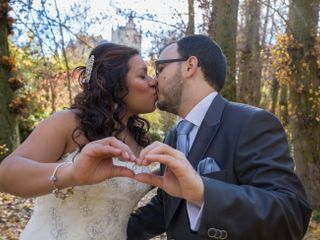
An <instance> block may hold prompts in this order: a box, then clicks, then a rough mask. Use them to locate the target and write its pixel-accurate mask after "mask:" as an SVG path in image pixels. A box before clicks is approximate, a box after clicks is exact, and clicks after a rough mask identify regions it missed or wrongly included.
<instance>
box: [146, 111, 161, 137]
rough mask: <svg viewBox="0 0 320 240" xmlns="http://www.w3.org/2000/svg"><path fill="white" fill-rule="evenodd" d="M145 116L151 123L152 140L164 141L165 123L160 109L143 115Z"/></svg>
mask: <svg viewBox="0 0 320 240" xmlns="http://www.w3.org/2000/svg"><path fill="white" fill-rule="evenodd" d="M142 117H143V118H145V119H147V120H148V121H149V123H150V130H149V132H150V137H151V139H152V141H160V142H162V140H163V137H164V131H163V123H162V122H161V116H160V113H159V111H154V112H152V113H148V114H144V115H142Z"/></svg>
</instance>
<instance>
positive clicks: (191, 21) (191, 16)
mask: <svg viewBox="0 0 320 240" xmlns="http://www.w3.org/2000/svg"><path fill="white" fill-rule="evenodd" d="M188 9H189V13H188V27H187V32H186V35H193V34H194V0H188Z"/></svg>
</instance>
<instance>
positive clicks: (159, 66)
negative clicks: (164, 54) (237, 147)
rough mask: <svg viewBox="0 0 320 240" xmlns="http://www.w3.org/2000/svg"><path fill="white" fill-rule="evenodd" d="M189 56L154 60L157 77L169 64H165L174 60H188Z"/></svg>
mask: <svg viewBox="0 0 320 240" xmlns="http://www.w3.org/2000/svg"><path fill="white" fill-rule="evenodd" d="M188 58H189V57H184V58H173V59H164V60H156V61H155V62H154V66H155V72H156V77H158V76H159V74H160V73H161V72H162V71H163V69H164V68H165V67H166V66H167V65H164V64H168V63H173V62H183V61H187V60H188Z"/></svg>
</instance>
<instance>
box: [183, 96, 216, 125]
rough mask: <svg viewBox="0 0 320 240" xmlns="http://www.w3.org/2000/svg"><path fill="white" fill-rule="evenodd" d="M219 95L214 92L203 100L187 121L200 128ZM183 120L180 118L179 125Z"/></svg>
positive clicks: (188, 116) (189, 114) (188, 115)
mask: <svg viewBox="0 0 320 240" xmlns="http://www.w3.org/2000/svg"><path fill="white" fill-rule="evenodd" d="M217 94H218V92H216V91H213V92H211V93H210V94H209V95H208V96H206V97H205V98H203V99H202V100H201V101H200V102H199V103H198V104H197V105H195V106H194V107H193V108H192V109H191V111H190V112H189V113H188V114H187V116H186V118H185V119H186V120H188V121H189V122H191V123H193V124H194V125H195V126H197V127H200V125H201V123H202V121H203V119H204V116H205V115H206V113H207V111H208V109H209V107H210V105H211V103H212V101H213V99H214V98H215V97H216V96H217ZM182 120H183V118H179V120H178V123H179V122H180V121H182Z"/></svg>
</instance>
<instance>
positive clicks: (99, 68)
mask: <svg viewBox="0 0 320 240" xmlns="http://www.w3.org/2000/svg"><path fill="white" fill-rule="evenodd" d="M136 54H139V52H138V51H137V50H136V49H134V48H130V47H127V46H123V45H118V44H114V43H102V44H100V45H98V46H97V47H95V48H94V49H93V50H92V52H91V53H90V55H89V57H90V56H92V55H93V56H94V64H93V68H92V73H91V77H90V80H89V81H88V83H85V82H84V79H85V72H86V67H85V66H79V67H77V68H76V69H75V70H74V71H75V72H76V73H78V74H79V77H78V81H79V84H80V86H81V87H82V92H80V93H79V94H78V95H77V96H76V97H75V99H74V102H73V104H72V105H71V109H76V110H80V111H76V115H77V117H78V118H79V119H80V126H78V127H77V128H76V129H75V130H74V131H73V134H72V138H73V140H74V141H75V138H76V137H77V135H78V134H79V133H81V132H82V133H84V135H85V137H86V138H87V139H88V140H89V141H94V140H98V139H101V138H104V137H109V136H115V137H117V136H118V135H119V133H120V132H121V131H123V130H124V129H125V128H126V127H127V129H128V130H129V131H130V133H131V134H132V135H133V136H134V138H135V140H136V142H137V143H138V144H139V145H140V146H143V147H145V146H147V145H148V144H149V143H150V138H149V137H148V135H147V132H148V131H149V127H150V124H149V122H148V121H147V120H145V119H143V118H141V117H139V116H138V115H134V116H131V117H130V118H129V120H128V122H127V126H125V125H124V124H123V123H122V121H121V120H122V119H123V117H124V116H125V114H126V111H127V106H126V104H125V103H124V101H123V99H124V97H125V96H126V95H127V94H128V87H127V74H128V71H129V65H128V62H129V59H130V58H131V57H133V56H134V55H136ZM75 142H76V141H75ZM76 143H77V142H76ZM80 147H83V146H80Z"/></svg>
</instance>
